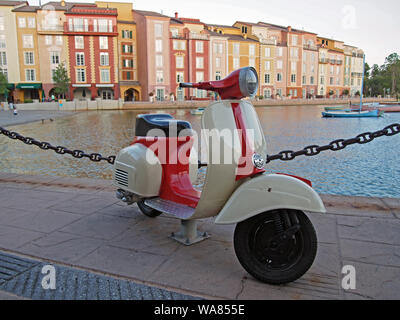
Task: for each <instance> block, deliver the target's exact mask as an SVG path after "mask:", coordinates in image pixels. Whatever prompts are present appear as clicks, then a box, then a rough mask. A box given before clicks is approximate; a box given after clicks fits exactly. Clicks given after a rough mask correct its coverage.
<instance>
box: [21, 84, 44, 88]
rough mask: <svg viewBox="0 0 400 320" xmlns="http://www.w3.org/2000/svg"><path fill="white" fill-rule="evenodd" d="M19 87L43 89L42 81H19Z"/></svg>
mask: <svg viewBox="0 0 400 320" xmlns="http://www.w3.org/2000/svg"><path fill="white" fill-rule="evenodd" d="M17 89H42V84H41V83H18V84H17Z"/></svg>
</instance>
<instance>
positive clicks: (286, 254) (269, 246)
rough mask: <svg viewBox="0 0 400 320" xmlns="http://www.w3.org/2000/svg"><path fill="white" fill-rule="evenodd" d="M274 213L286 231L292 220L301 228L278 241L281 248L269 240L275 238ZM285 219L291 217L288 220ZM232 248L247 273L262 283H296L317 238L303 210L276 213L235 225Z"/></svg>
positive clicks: (311, 257) (310, 260) (312, 254)
mask: <svg viewBox="0 0 400 320" xmlns="http://www.w3.org/2000/svg"><path fill="white" fill-rule="evenodd" d="M277 214H279V217H281V218H282V220H281V221H284V222H283V225H282V227H284V229H285V230H286V229H287V228H288V224H292V225H293V220H295V222H296V223H298V224H299V225H300V229H299V230H298V231H297V232H296V233H295V235H294V236H293V237H292V238H291V239H290V240H289V241H287V242H281V244H282V245H281V246H280V247H279V245H277V242H276V241H274V242H272V241H270V240H271V238H272V237H273V236H275V235H276V224H275V223H274V216H275V217H276V215H277ZM284 217H286V218H287V217H290V218H289V221H288V220H287V219H286V220H285V219H284ZM296 217H297V220H296ZM234 247H235V253H236V256H237V258H238V260H239V262H240V264H241V265H242V266H243V268H244V269H245V270H246V271H247V272H248V273H250V274H251V275H252V276H253V277H255V278H256V279H258V280H260V281H262V282H265V283H268V284H273V285H279V284H285V283H289V282H292V281H295V280H297V279H299V278H300V277H301V276H302V275H304V274H305V273H306V272H307V271H308V269H309V268H310V267H311V265H312V264H313V262H314V259H315V256H316V253H317V235H316V233H315V229H314V227H313V225H312V223H311V221H310V220H309V219H308V217H307V216H306V215H305V214H304V213H303V212H302V211H297V210H275V211H269V212H264V213H262V214H259V215H257V216H255V217H252V218H249V219H247V220H245V221H243V222H240V223H238V224H237V225H236V228H235V233H234ZM274 250H275V251H274ZM278 251H279V252H278ZM285 260H287V262H285Z"/></svg>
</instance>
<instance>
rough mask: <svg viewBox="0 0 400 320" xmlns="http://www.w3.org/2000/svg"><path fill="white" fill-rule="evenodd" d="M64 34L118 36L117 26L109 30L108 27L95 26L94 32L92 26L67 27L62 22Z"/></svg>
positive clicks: (67, 25)
mask: <svg viewBox="0 0 400 320" xmlns="http://www.w3.org/2000/svg"><path fill="white" fill-rule="evenodd" d="M64 32H65V33H74V34H87V33H95V34H104V35H118V31H117V26H112V28H111V30H110V28H109V26H108V25H107V27H105V28H104V27H101V26H97V28H96V31H95V30H94V26H93V25H86V26H85V25H76V24H75V25H73V26H71V28H70V26H69V24H68V23H67V22H64Z"/></svg>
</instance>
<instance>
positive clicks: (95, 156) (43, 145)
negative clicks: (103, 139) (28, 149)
mask: <svg viewBox="0 0 400 320" xmlns="http://www.w3.org/2000/svg"><path fill="white" fill-rule="evenodd" d="M0 134H3V135H5V136H7V137H9V138H10V139H13V140H20V141H22V142H23V143H25V144H27V145H35V146H37V147H39V148H40V149H42V150H53V151H54V152H55V153H57V154H70V155H71V156H73V157H74V158H77V159H82V158H87V159H89V160H91V161H93V162H100V161H107V162H108V163H109V164H114V162H115V156H109V157H107V158H106V157H103V156H102V155H101V154H100V153H91V154H87V153H85V152H84V151H82V150H69V149H68V148H66V147H62V146H56V147H55V146H53V145H51V144H50V143H49V142H45V141H38V140H36V139H34V138H31V137H24V136H22V135H20V134H19V133H17V132H14V131H9V130H7V129H4V128H2V127H0Z"/></svg>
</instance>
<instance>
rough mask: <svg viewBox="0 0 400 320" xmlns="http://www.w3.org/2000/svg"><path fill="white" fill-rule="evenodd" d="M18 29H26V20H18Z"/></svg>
mask: <svg viewBox="0 0 400 320" xmlns="http://www.w3.org/2000/svg"><path fill="white" fill-rule="evenodd" d="M18 27H20V28H26V20H25V18H18Z"/></svg>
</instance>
